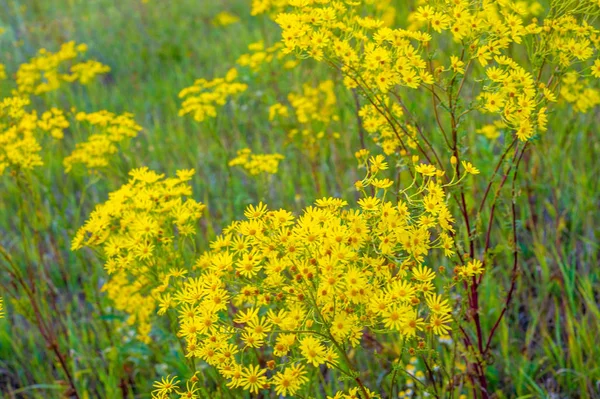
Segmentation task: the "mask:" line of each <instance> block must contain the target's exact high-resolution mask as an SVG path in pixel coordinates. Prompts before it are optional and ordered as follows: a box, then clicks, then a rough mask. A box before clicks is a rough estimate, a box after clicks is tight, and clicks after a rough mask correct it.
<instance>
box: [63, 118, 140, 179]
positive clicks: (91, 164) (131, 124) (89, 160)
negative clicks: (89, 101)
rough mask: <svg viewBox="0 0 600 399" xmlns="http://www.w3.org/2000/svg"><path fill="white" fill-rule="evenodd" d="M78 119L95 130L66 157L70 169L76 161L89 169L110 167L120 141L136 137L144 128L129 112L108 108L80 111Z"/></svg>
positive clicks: (67, 169) (65, 160)
mask: <svg viewBox="0 0 600 399" xmlns="http://www.w3.org/2000/svg"><path fill="white" fill-rule="evenodd" d="M75 120H76V121H77V122H79V123H80V124H84V123H86V124H88V125H89V126H90V127H91V128H90V130H91V131H93V132H94V133H93V134H91V135H90V136H89V137H88V139H87V141H84V142H82V143H77V144H76V147H75V150H73V152H72V153H71V155H69V156H68V157H66V158H65V159H64V160H63V164H64V166H65V170H66V171H67V172H70V171H71V170H72V168H73V166H74V165H76V164H82V165H84V166H85V167H86V168H87V169H97V168H102V167H106V166H108V165H109V161H110V156H111V155H112V154H114V153H116V152H117V144H118V143H120V142H122V141H124V140H125V139H127V138H132V137H136V136H137V134H138V132H139V131H140V130H142V127H141V126H139V125H138V124H137V123H136V122H135V120H134V119H133V115H132V114H129V113H125V114H122V115H115V114H114V113H112V112H108V111H98V112H92V113H85V112H78V113H77V114H76V115H75Z"/></svg>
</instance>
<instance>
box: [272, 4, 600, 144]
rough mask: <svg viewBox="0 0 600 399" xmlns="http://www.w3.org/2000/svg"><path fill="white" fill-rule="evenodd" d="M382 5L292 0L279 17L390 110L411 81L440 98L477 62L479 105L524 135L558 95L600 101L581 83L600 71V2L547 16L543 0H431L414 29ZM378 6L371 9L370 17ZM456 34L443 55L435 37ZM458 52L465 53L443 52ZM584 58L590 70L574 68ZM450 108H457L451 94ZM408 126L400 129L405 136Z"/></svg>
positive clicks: (290, 46)
mask: <svg viewBox="0 0 600 399" xmlns="http://www.w3.org/2000/svg"><path fill="white" fill-rule="evenodd" d="M372 3H373V2H371V1H367V0H358V1H354V2H351V3H349V2H342V1H337V0H326V1H322V0H307V1H300V2H298V1H291V2H289V4H290V5H291V10H290V11H289V12H285V13H280V14H279V15H278V16H277V18H276V21H277V23H278V24H279V25H280V26H281V28H282V29H283V32H282V38H283V43H284V45H285V51H286V52H295V53H297V54H298V55H300V56H301V57H307V56H308V57H312V58H314V59H316V60H323V61H325V62H327V63H329V64H330V65H334V66H336V67H337V68H339V69H340V70H341V71H342V72H343V74H344V77H345V80H344V82H345V85H346V86H347V87H348V88H354V87H360V88H362V89H363V91H364V92H365V93H366V95H367V96H369V97H370V98H371V100H372V102H373V103H374V104H377V103H379V107H380V109H379V112H380V113H381V114H384V113H385V112H387V109H385V108H384V107H382V106H381V103H386V102H387V101H388V100H389V99H390V98H398V94H399V90H400V89H401V88H403V87H404V88H412V89H417V88H424V89H426V90H428V91H429V92H431V93H433V95H434V96H436V95H437V93H436V92H437V91H438V90H439V89H438V88H443V90H447V91H448V92H450V93H451V92H452V91H454V90H456V88H455V87H454V88H453V85H454V84H455V83H458V82H464V80H465V79H466V74H467V71H468V70H469V68H470V69H472V70H474V72H473V74H474V75H475V76H476V79H477V82H478V83H477V85H478V86H479V90H480V91H479V96H478V99H479V100H478V101H479V102H478V103H477V102H476V103H474V104H473V105H472V107H473V108H479V109H482V110H483V111H485V112H489V113H493V114H497V115H499V116H500V119H501V121H502V122H503V123H504V125H505V127H507V128H508V129H509V130H511V131H514V132H515V133H516V135H517V137H518V138H519V139H520V140H522V141H526V140H528V139H530V138H531V137H533V136H534V135H535V134H536V133H537V132H543V131H545V130H546V123H547V105H548V103H551V102H556V101H557V96H558V94H562V96H563V97H564V98H565V100H566V101H568V102H571V103H574V104H575V105H576V109H577V110H579V111H587V110H588V109H590V108H591V107H593V106H595V105H597V104H598V102H599V99H600V94H599V93H598V91H597V90H596V89H592V88H590V87H589V85H586V84H585V83H584V84H583V85H581V86H578V85H577V83H576V82H577V81H578V76H579V75H580V74H584V75H587V76H589V75H590V74H591V75H594V76H596V75H598V76H600V61H596V62H595V63H594V65H593V66H592V67H591V68H592V69H591V72H589V67H588V66H587V64H586V62H587V61H589V60H590V59H592V57H594V55H597V53H598V40H597V37H598V30H597V29H595V28H594V27H593V26H592V25H590V24H588V22H587V20H586V18H589V17H591V16H593V15H598V14H599V13H600V10H599V9H598V4H597V2H593V1H582V2H579V4H578V5H577V7H576V9H575V10H569V13H568V14H561V12H564V10H562V11H561V8H560V7H556V8H554V9H553V10H552V11H553V12H554V14H552V13H551V14H550V15H549V17H548V18H546V19H544V20H542V21H539V20H538V19H537V18H535V16H534V14H539V12H540V11H541V6H540V5H539V4H538V3H537V2H534V3H533V4H528V3H527V2H514V1H484V2H469V1H466V0H457V1H452V2H448V1H430V2H428V4H427V5H422V6H420V7H417V9H416V10H415V11H414V12H413V13H411V15H410V16H409V21H411V25H410V27H409V28H408V29H391V28H389V27H387V26H386V22H385V21H384V20H383V19H378V18H377V16H378V15H380V14H381V13H380V12H378V10H376V9H375V7H373V5H372ZM369 7H370V8H371V11H370V12H368V13H367V14H370V16H367V17H365V16H364V15H365V10H366V9H369ZM577 15H584V17H583V18H577ZM446 33H447V34H448V35H449V36H450V37H451V39H452V41H453V43H449V44H448V46H449V51H444V52H436V53H434V52H433V50H432V49H431V41H432V39H433V38H434V37H435V36H436V35H444V34H446ZM526 43H528V44H527V48H526ZM518 47H522V48H523V49H524V50H526V53H527V56H528V57H529V60H528V61H527V62H528V63H529V64H531V65H529V64H528V63H527V62H526V63H522V62H521V63H519V62H517V61H515V59H513V58H512V57H513V55H514V53H515V51H514V49H515V48H518ZM454 50H456V55H450V56H449V59H443V58H442V57H443V55H444V54H448V53H450V54H452V53H453V51H454ZM440 54H441V55H440ZM476 64H478V65H479V66H480V68H479V69H477V68H476ZM578 65H581V66H582V67H581V70H580V71H577V70H576V69H574V68H575V67H577V66H578ZM531 66H533V67H531ZM545 66H548V68H547V70H546V71H544V67H545ZM531 70H534V71H535V72H536V74H535V76H534V75H533V74H532V72H531ZM569 71H570V72H569ZM567 72H568V73H572V75H568V74H567V75H566V78H565V79H563V82H564V83H565V84H567V87H566V88H563V89H562V90H559V86H560V83H561V79H560V78H557V76H560V75H561V74H565V73H567ZM462 86H463V84H462V83H461V84H460V88H462ZM571 88H573V89H575V90H572V89H571ZM459 90H460V89H459ZM438 100H439V101H441V100H440V99H439V96H438ZM447 107H449V108H452V107H453V105H452V100H451V95H450V102H449V104H447ZM381 108H384V109H381ZM388 133H389V132H388ZM406 133H407V132H400V134H398V136H399V137H398V138H403V136H404V135H406ZM408 136H410V134H408ZM387 147H388V149H391V148H392V144H391V143H388V144H387ZM386 152H389V151H386Z"/></svg>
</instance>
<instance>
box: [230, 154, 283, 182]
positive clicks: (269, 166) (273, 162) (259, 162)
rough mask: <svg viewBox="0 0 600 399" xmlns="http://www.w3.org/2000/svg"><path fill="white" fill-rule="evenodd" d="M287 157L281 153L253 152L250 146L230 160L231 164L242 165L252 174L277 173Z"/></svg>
mask: <svg viewBox="0 0 600 399" xmlns="http://www.w3.org/2000/svg"><path fill="white" fill-rule="evenodd" d="M284 158H285V157H284V156H283V155H281V154H253V153H252V150H250V149H249V148H243V149H241V150H239V151H238V152H237V157H235V158H233V159H232V160H231V161H229V166H241V167H242V168H244V170H245V171H246V172H248V173H250V174H251V175H252V176H257V175H259V174H261V173H266V174H275V173H277V170H278V169H279V162H280V161H281V160H283V159H284Z"/></svg>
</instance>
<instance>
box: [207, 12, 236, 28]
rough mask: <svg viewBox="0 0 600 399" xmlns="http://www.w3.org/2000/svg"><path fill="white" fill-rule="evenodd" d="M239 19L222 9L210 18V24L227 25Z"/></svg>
mask: <svg viewBox="0 0 600 399" xmlns="http://www.w3.org/2000/svg"><path fill="white" fill-rule="evenodd" d="M239 21H240V17H238V16H237V15H234V14H232V13H230V12H227V11H222V12H220V13H218V14H217V15H215V17H214V18H213V20H212V24H213V25H215V26H227V25H232V24H235V23H237V22H239Z"/></svg>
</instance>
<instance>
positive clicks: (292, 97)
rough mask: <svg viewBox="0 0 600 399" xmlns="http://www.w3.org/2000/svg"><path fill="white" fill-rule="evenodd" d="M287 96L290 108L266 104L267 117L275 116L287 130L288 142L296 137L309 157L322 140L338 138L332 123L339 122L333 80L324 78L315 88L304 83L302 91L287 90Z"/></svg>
mask: <svg viewBox="0 0 600 399" xmlns="http://www.w3.org/2000/svg"><path fill="white" fill-rule="evenodd" d="M287 99H288V102H289V107H288V106H286V105H285V104H283V103H277V104H274V105H272V106H270V107H269V120H271V121H274V120H275V119H276V118H277V119H278V121H279V122H280V123H281V124H282V127H283V128H284V129H286V130H287V131H288V134H287V136H288V139H289V140H290V142H293V141H295V140H296V139H297V138H299V140H298V141H299V143H298V146H299V147H300V148H301V149H302V150H303V151H304V152H305V153H306V154H308V156H309V157H311V158H314V157H315V156H316V154H317V153H318V152H319V149H320V147H321V145H320V142H321V141H322V140H323V139H326V138H330V137H332V138H339V137H340V134H339V133H338V132H337V131H332V130H333V129H335V127H333V126H334V123H335V122H337V121H339V116H338V115H337V112H338V108H337V105H338V104H337V97H336V95H335V91H334V83H333V81H331V80H325V81H323V82H320V83H319V84H318V85H316V86H314V87H313V86H312V85H310V84H304V85H303V86H302V93H290V94H289V95H288V96H287ZM290 108H291V110H292V112H290V111H289V109H290Z"/></svg>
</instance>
